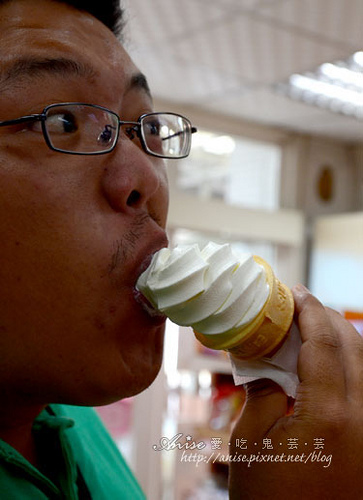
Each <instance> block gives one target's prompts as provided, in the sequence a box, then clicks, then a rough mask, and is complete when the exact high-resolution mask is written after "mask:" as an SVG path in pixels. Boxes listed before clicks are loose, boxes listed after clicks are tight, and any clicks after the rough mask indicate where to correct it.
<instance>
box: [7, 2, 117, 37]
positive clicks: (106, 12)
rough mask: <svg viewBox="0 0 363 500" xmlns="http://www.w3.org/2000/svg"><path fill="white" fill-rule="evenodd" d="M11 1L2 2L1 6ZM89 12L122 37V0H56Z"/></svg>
mask: <svg viewBox="0 0 363 500" xmlns="http://www.w3.org/2000/svg"><path fill="white" fill-rule="evenodd" d="M10 1H11V0H0V5H2V4H5V3H8V2H10ZM55 1H57V2H62V3H66V4H68V5H72V6H73V7H75V8H76V9H78V10H84V11H85V12H88V13H89V14H91V15H92V16H94V17H95V18H96V19H98V20H99V21H101V23H103V24H104V25H106V26H107V27H108V28H109V29H110V30H111V31H112V32H113V33H114V34H115V35H116V36H117V37H121V35H122V30H123V27H124V20H123V16H124V13H123V9H122V8H121V5H120V0H92V1H89V0H55Z"/></svg>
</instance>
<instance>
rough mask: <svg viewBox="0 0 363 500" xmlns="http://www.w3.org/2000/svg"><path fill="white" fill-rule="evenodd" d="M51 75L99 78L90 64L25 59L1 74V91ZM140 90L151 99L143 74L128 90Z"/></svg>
mask: <svg viewBox="0 0 363 500" xmlns="http://www.w3.org/2000/svg"><path fill="white" fill-rule="evenodd" d="M42 74H49V75H53V76H54V75H60V76H66V75H70V76H72V75H74V76H79V77H83V78H86V79H88V80H92V79H94V78H96V77H97V76H98V74H97V72H96V70H95V69H94V68H93V67H92V66H91V65H89V64H86V63H83V62H79V61H75V60H74V59H68V58H64V57H59V58H37V57H32V56H28V57H23V58H21V59H18V60H17V61H15V62H14V63H13V64H12V65H11V66H10V67H9V68H7V69H6V70H5V71H4V72H2V73H1V72H0V91H1V92H4V91H6V90H7V89H8V88H9V89H10V88H11V87H12V86H13V85H14V84H15V83H16V82H18V81H20V80H21V79H22V78H34V77H38V76H42ZM132 89H140V90H143V91H145V92H146V94H147V95H148V96H149V97H150V98H151V92H150V87H149V84H148V82H147V78H146V76H145V75H144V74H143V73H135V74H134V75H132V77H131V80H130V84H129V88H128V90H132Z"/></svg>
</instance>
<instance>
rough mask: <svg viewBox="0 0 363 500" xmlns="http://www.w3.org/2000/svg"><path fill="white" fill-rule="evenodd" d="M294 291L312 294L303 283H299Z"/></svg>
mask: <svg viewBox="0 0 363 500" xmlns="http://www.w3.org/2000/svg"><path fill="white" fill-rule="evenodd" d="M294 290H295V291H296V292H300V293H311V292H310V290H309V289H308V288H306V286H304V285H302V284H301V283H298V284H297V285H295V286H294Z"/></svg>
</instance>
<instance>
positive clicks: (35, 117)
mask: <svg viewBox="0 0 363 500" xmlns="http://www.w3.org/2000/svg"><path fill="white" fill-rule="evenodd" d="M42 119H43V115H29V116H21V117H20V118H15V119H14V120H6V121H3V122H0V127H6V126H8V125H16V124H17V123H26V122H31V121H35V120H42Z"/></svg>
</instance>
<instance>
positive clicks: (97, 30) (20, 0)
mask: <svg viewBox="0 0 363 500" xmlns="http://www.w3.org/2000/svg"><path fill="white" fill-rule="evenodd" d="M46 59H54V60H55V59H63V60H71V61H75V62H76V63H79V65H80V66H79V67H82V68H88V69H86V71H83V74H82V75H81V76H83V77H86V76H87V77H88V78H89V79H92V78H93V77H95V76H96V77H100V76H102V79H103V80H104V81H107V82H118V83H122V82H124V81H128V80H130V79H131V78H132V75H134V74H135V73H136V72H137V69H136V67H135V66H134V64H133V63H132V61H131V59H130V58H129V56H128V54H127V53H126V51H125V50H124V48H123V47H122V45H121V43H120V42H119V41H118V40H117V38H116V37H115V36H114V34H113V33H112V32H111V31H110V30H109V29H108V28H107V27H106V26H104V25H103V24H102V23H101V22H99V21H98V20H97V19H95V18H94V17H93V16H91V15H90V14H88V13H85V12H81V11H78V10H76V9H74V8H73V7H71V6H68V5H66V4H63V3H61V2H57V1H55V2H54V1H49V0H12V1H10V2H8V3H5V5H2V6H0V75H4V74H6V73H7V72H8V71H9V69H12V68H14V67H15V68H17V69H18V70H19V67H20V66H19V61H26V60H35V61H37V60H38V61H41V60H46ZM10 73H11V72H10ZM18 73H19V71H18ZM81 73H82V72H81ZM28 75H29V72H28Z"/></svg>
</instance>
